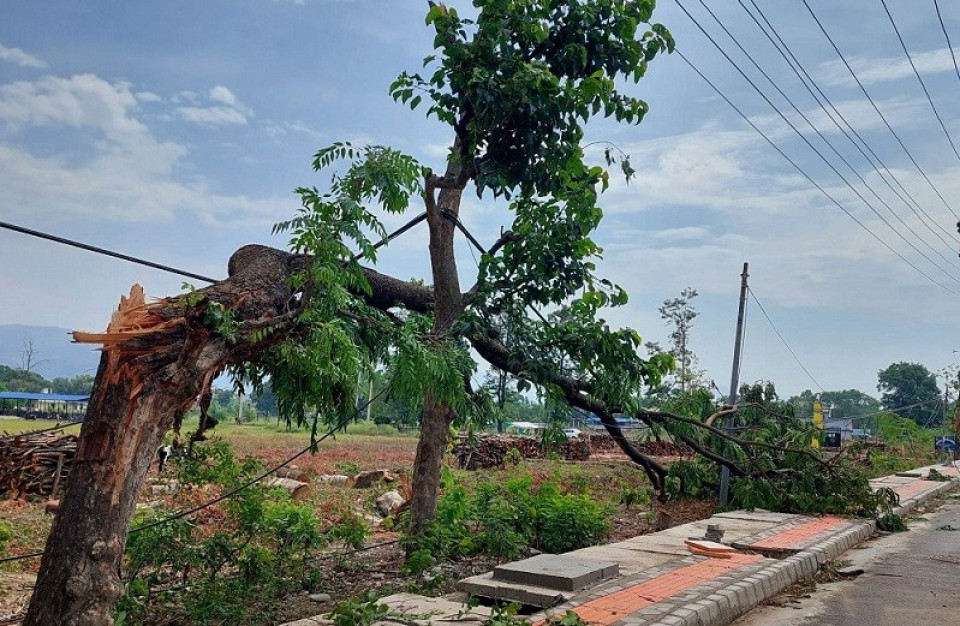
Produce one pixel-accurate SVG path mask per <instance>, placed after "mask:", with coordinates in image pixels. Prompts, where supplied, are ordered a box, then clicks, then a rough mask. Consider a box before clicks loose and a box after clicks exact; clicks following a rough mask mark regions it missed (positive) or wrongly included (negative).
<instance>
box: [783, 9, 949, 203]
mask: <svg viewBox="0 0 960 626" xmlns="http://www.w3.org/2000/svg"><path fill="white" fill-rule="evenodd" d="M801 2H803V5H804V6H805V7H806V8H807V11H808V12H809V13H810V16H811V17H812V18H813V21H814V22H816V24H817V26H818V27H819V28H820V32H822V33H823V35H824V37H826V38H827V41H828V42H830V45H831V47H833V50H834V52H836V53H837V55H838V56H839V57H840V60H841V61H842V62H843V65H844V67H846V68H847V71H848V72H850V75H851V76H852V77H853V80H854V81H855V82H856V83H857V86H858V87H860V91H861V92H863V95H864V96H866V98H867V100H868V101H869V102H870V105H871V106H872V107H873V110H874V111H876V112H877V115H879V116H880V119H881V120H882V121H883V124H884V126H886V127H887V130H889V131H890V134H891V135H893V137H894V138H895V139H896V140H897V143H898V144H900V147H901V148H902V149H903V151H904V153H905V154H906V155H907V157H908V158H909V159H910V162H911V163H913V165H914V167H916V168H917V171H919V172H920V175H921V176H923V179H924V180H925V181H926V182H927V184H928V185H929V186H930V188H931V189H933V191H934V193H936V194H937V197H938V198H940V202H942V203H943V206H945V207H946V208H947V210H949V211H950V212H951V213H953V216H954V218H955V219H957V220H960V214H958V213H957V212H956V210H954V208H953V207H952V206H951V205H950V203H948V202H947V200H946V198H944V196H943V194H942V193H941V192H940V190H939V189H938V188H937V186H936V185H934V184H933V181H932V180H930V177H929V176H927V174H926V172H924V171H923V168H922V167H920V164H919V163H918V162H917V159H916V158H915V157H914V156H913V153H912V152H910V150H909V148H907V146H906V144H904V143H903V140H902V139H901V138H900V135H899V134H897V131H895V130H894V129H893V126H891V125H890V122H889V121H888V120H887V117H886V116H885V115H884V114H883V113H882V112H881V111H880V107H879V106H877V103H876V102H875V101H874V99H873V97H872V96H871V95H870V93H869V92H868V91H867V89H866V87H864V86H863V83H862V82H861V81H860V77H859V76H857V73H856V72H854V71H853V68H852V67H851V66H850V63H849V62H848V61H847V57H846V56H844V54H843V52H841V51H840V48H839V47H838V46H837V44H836V42H834V40H833V37H831V36H830V33H828V32H827V29H826V28H825V27H824V25H823V23H822V22H821V21H820V18H818V17H817V14H816V13H815V12H814V11H813V9H812V8H811V7H810V4H809V3H808V2H807V0H801Z"/></svg>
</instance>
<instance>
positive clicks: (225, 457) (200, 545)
mask: <svg viewBox="0 0 960 626" xmlns="http://www.w3.org/2000/svg"><path fill="white" fill-rule="evenodd" d="M194 451H195V453H196V459H188V460H186V461H184V462H181V464H180V466H179V467H178V477H179V479H180V480H181V483H182V484H183V485H199V484H204V483H206V482H213V483H214V484H216V485H218V486H219V487H220V488H221V489H223V490H225V489H228V488H230V487H234V486H236V485H237V484H239V483H241V482H243V481H245V480H248V479H249V478H250V477H251V475H252V473H254V472H256V471H259V468H260V465H259V464H258V463H252V462H249V461H248V460H237V459H236V458H234V456H233V454H232V453H231V451H230V449H229V447H227V446H225V444H223V443H222V442H212V443H207V444H204V445H201V446H197V447H195V448H194ZM220 506H221V507H222V509H221V511H222V515H223V521H222V523H221V524H220V525H219V527H218V528H217V529H216V530H214V531H213V532H209V531H203V532H201V530H200V529H198V528H197V527H196V525H195V524H194V522H193V521H190V520H188V519H175V520H171V521H166V522H165V523H163V524H159V525H155V526H150V524H151V523H152V522H155V521H159V520H164V519H165V517H164V512H162V511H152V510H147V511H145V512H141V513H139V514H138V519H137V520H136V523H135V527H136V526H143V527H145V528H144V530H142V531H134V532H132V533H131V534H130V537H129V539H128V541H127V545H126V572H127V582H126V587H125V594H124V596H123V598H122V599H121V601H120V602H119V603H118V606H117V609H118V611H119V613H121V614H123V616H124V618H123V619H124V620H126V621H127V623H133V622H131V621H130V620H134V619H139V618H140V617H141V616H143V615H144V614H145V613H147V612H148V611H150V610H151V609H153V608H154V607H155V606H156V605H157V603H158V601H161V600H164V601H171V600H174V599H176V600H177V601H178V602H179V604H180V605H181V606H182V610H183V612H184V615H185V617H184V619H186V620H187V621H188V622H189V623H192V624H219V623H231V624H255V623H264V622H266V621H271V620H272V619H273V617H274V614H275V612H276V610H277V608H278V606H279V604H278V602H279V598H281V597H282V596H283V595H285V594H288V593H291V592H294V591H297V590H299V589H309V588H311V586H312V585H313V584H315V581H316V580H317V578H318V572H317V569H316V567H317V564H316V561H315V558H314V557H315V555H316V553H317V551H318V550H319V549H320V548H322V547H324V546H326V545H328V544H329V543H330V542H332V541H344V542H345V543H347V544H349V545H352V546H357V545H358V544H359V543H362V541H363V539H364V538H365V537H366V532H367V531H366V528H365V527H364V528H360V526H362V521H358V520H356V519H353V520H350V519H345V520H341V523H339V524H337V525H334V526H333V527H331V528H328V529H326V531H324V530H322V529H321V527H320V522H319V520H318V519H317V516H316V513H315V511H314V510H313V508H312V507H311V506H310V505H309V504H304V503H298V502H293V501H291V500H290V497H289V495H288V494H287V492H286V491H284V490H282V489H267V488H265V487H263V486H262V485H254V486H252V487H249V488H247V489H245V490H243V491H241V492H239V493H238V494H236V495H235V496H233V497H232V498H230V499H228V500H226V501H225V503H223V504H222V505H220ZM177 581H179V582H180V583H182V584H183V585H185V586H186V591H185V592H182V593H179V594H177V595H176V596H173V595H171V593H170V592H168V590H169V589H171V588H172V587H173V586H174V583H175V582H177Z"/></svg>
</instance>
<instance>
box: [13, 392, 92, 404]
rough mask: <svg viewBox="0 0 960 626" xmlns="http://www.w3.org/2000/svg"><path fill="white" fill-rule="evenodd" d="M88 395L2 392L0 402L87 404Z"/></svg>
mask: <svg viewBox="0 0 960 626" xmlns="http://www.w3.org/2000/svg"><path fill="white" fill-rule="evenodd" d="M89 399H90V396H89V395H88V394H84V395H75V394H69V393H24V392H22V391H0V400H46V401H47V402H86V401H87V400H89Z"/></svg>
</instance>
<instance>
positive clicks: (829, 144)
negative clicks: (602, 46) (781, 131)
mask: <svg viewBox="0 0 960 626" xmlns="http://www.w3.org/2000/svg"><path fill="white" fill-rule="evenodd" d="M697 1H698V2H699V3H700V5H701V6H702V7H703V8H704V10H706V11H707V13H708V14H709V15H710V17H712V18H713V20H714V21H715V22H716V23H717V25H718V26H720V28H721V29H722V30H723V32H724V33H726V35H727V36H728V37H729V38H730V40H731V41H733V43H734V45H736V46H737V48H738V49H739V50H740V52H742V53H743V55H744V56H745V57H746V58H747V59H748V60H749V61H750V63H751V64H752V65H753V67H755V68H756V69H757V71H759V72H760V74H761V75H762V76H763V77H764V78H765V79H766V80H767V82H768V83H770V85H771V86H772V87H773V88H774V89H775V90H776V91H777V93H779V94H780V96H781V97H782V98H783V99H784V100H785V101H786V102H787V103H788V104H789V105H790V107H791V108H792V109H793V110H794V112H796V114H797V115H799V116H800V118H801V119H802V120H803V121H804V122H806V124H807V126H809V127H810V129H811V130H812V131H813V132H814V133H815V134H816V135H817V136H818V137H820V139H821V141H823V143H824V144H825V145H826V146H827V147H828V148H830V150H831V151H832V152H833V154H835V155H836V156H837V158H839V159H840V161H841V162H842V163H843V164H844V165H846V166H847V169H849V170H850V172H852V173H853V175H854V176H856V177H857V179H858V180H859V181H860V183H861V184H862V185H863V186H864V187H866V188H867V189H868V190H869V191H870V193H871V194H873V197H874V198H876V199H877V201H878V202H880V204H882V205H883V206H884V207H885V208H886V209H887V211H889V212H890V214H891V215H893V216H894V217H895V218H896V219H897V220H898V221H899V222H900V223H901V224H902V225H903V226H904V227H905V228H906V229H907V230H908V231H909V232H910V233H911V234H912V235H913V236H914V237H916V238H917V239H918V240H919V241H920V243H922V244H923V245H925V246H927V248H929V249H930V251H931V252H932V253H933V254H935V255H937V256H939V257H940V258H941V259H942V260H943V261H944V262H945V263H946V264H947V265H950V266H953V268H954V269H956V270H960V265H958V264H957V262H956V261H955V260H953V259H952V258H948V257H947V256H946V255H944V254H943V253H942V252H941V251H940V250H938V249H937V248H934V247H933V245H931V244H930V242H928V241H927V240H926V239H925V238H923V237H921V236H920V235H919V234H918V233H917V232H916V231H915V230H914V229H913V227H912V226H910V224H908V223H907V222H906V221H905V220H904V219H903V218H902V217H901V216H900V214H898V213H897V212H896V211H895V210H894V209H893V207H891V206H890V204H889V203H888V202H887V201H886V200H884V199H883V198H882V197H881V196H880V194H878V193H877V191H876V189H874V188H873V186H872V185H871V184H870V183H869V182H868V181H867V180H866V179H865V178H864V177H863V175H862V174H860V172H859V171H858V170H857V168H855V167H854V166H853V165H852V164H851V163H850V161H849V160H848V159H847V158H846V157H845V156H844V155H843V154H842V153H841V152H840V151H839V150H838V149H837V147H836V146H835V145H834V143H833V142H832V141H830V139H829V138H828V137H827V136H826V135H824V134H823V133H822V132H821V131H820V129H819V128H817V127H816V125H815V124H814V123H813V122H812V121H810V118H809V117H807V115H806V114H805V113H804V112H803V111H802V110H801V109H800V107H799V106H797V104H796V103H795V102H794V101H793V99H792V98H791V97H790V96H789V95H787V93H786V92H784V90H783V89H782V88H781V87H780V85H778V84H777V82H776V81H774V80H773V78H771V77H770V75H769V74H768V73H767V71H766V70H764V69H763V67H761V65H760V64H759V63H758V62H757V60H756V59H755V58H754V57H753V55H751V54H750V53H749V52H748V51H747V50H746V48H744V47H743V45H742V44H741V43H740V41H739V39H738V38H737V37H736V36H735V35H734V34H733V33H732V32H730V30H729V29H728V28H727V26H726V25H725V24H724V23H723V21H722V20H721V19H720V18H719V17H718V16H717V14H716V13H714V11H713V10H712V9H710V7H709V6H707V4H706V2H705V1H704V0H697ZM678 4H679V0H678ZM681 8H683V7H682V5H681ZM688 15H689V14H688ZM691 19H693V18H692V17H691ZM694 22H695V23H696V20H694ZM698 26H699V24H698ZM701 32H704V33H705V31H704V29H702V28H701ZM705 34H706V33H705ZM728 60H729V59H728ZM768 102H769V101H768ZM771 106H772V105H771ZM871 165H872V164H871ZM861 199H863V200H864V202H867V201H866V199H864V198H861ZM908 207H909V205H908ZM871 210H873V211H874V213H876V214H877V216H878V217H880V218H881V219H882V220H884V223H887V222H886V220H885V219H884V218H883V217H882V216H880V214H879V212H878V211H876V209H874V208H873V207H872V205H871ZM887 226H889V227H890V228H891V229H892V230H894V231H895V232H898V231H896V228H895V227H894V226H893V225H891V224H889V223H887ZM898 235H899V236H900V237H901V239H903V240H904V241H906V242H907V243H908V244H910V242H909V241H907V239H906V237H904V236H903V235H902V234H900V233H899V232H898ZM944 243H946V242H944ZM910 245H911V247H913V248H914V249H915V250H917V252H920V250H919V249H917V248H916V247H914V246H912V244H910ZM947 247H948V249H949V250H950V252H951V253H952V252H953V251H954V250H953V247H952V246H950V245H949V244H947ZM920 254H921V255H923V256H924V258H926V259H927V260H928V261H929V262H930V263H932V264H933V265H935V266H937V268H938V269H940V270H941V271H942V272H944V274H946V275H947V276H948V277H950V278H953V279H954V280H958V282H960V279H958V278H955V277H954V276H953V275H951V274H950V273H949V272H947V271H946V270H944V269H943V268H941V267H940V266H939V264H938V263H936V262H934V261H933V259H931V258H930V257H928V256H926V255H925V254H924V253H922V252H920ZM951 256H954V255H951Z"/></svg>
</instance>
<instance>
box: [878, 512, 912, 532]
mask: <svg viewBox="0 0 960 626" xmlns="http://www.w3.org/2000/svg"><path fill="white" fill-rule="evenodd" d="M877 530H882V531H884V532H888V533H902V532H905V531H907V530H908V529H907V525H906V523H904V521H903V518H902V517H900V516H899V515H897V514H896V513H886V514H884V515H881V516H880V517H878V518H877Z"/></svg>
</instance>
